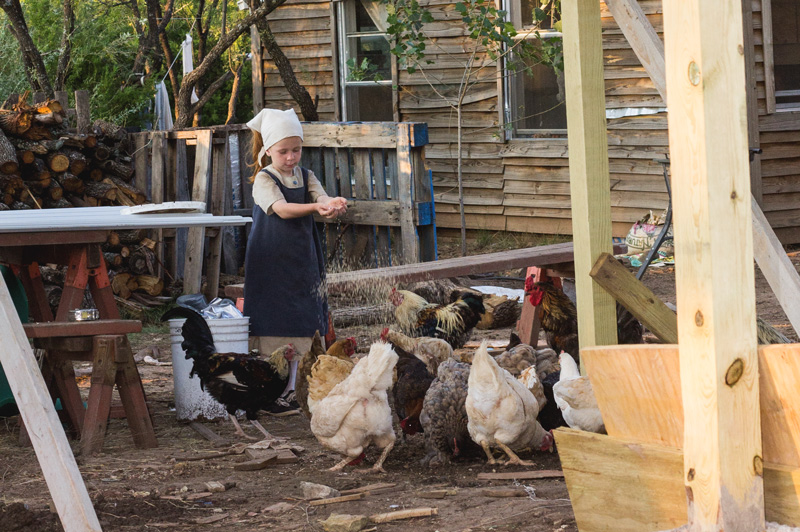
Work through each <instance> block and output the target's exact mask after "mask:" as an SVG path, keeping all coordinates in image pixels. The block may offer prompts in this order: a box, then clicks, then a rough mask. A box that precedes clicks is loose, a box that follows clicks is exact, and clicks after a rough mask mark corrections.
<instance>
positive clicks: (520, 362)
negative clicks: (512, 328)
mask: <svg viewBox="0 0 800 532" xmlns="http://www.w3.org/2000/svg"><path fill="white" fill-rule="evenodd" d="M508 345H509V347H506V349H505V351H503V352H502V353H500V354H499V355H497V356H496V357H494V359H495V361H496V362H497V364H498V365H499V366H500V367H501V368H503V369H504V370H506V371H508V372H509V373H511V375H513V376H514V377H519V376H520V374H521V373H522V371H523V370H524V369H526V368H528V367H530V366H535V365H536V350H535V349H534V348H533V347H531V346H529V345H528V344H523V343H522V342H521V341H520V339H519V336H517V335H516V334H515V333H513V332H512V333H511V339H510V340H509V343H508Z"/></svg>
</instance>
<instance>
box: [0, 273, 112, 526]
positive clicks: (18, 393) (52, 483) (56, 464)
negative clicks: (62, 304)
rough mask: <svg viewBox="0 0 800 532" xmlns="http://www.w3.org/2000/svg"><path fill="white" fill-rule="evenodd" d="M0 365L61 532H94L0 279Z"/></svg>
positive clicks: (43, 388)
mask: <svg viewBox="0 0 800 532" xmlns="http://www.w3.org/2000/svg"><path fill="white" fill-rule="evenodd" d="M0 338H3V342H4V346H3V349H0V365H2V366H3V370H4V371H5V373H6V376H7V377H8V383H9V385H10V387H11V392H12V393H13V394H14V399H15V400H16V402H17V407H18V408H19V411H20V414H21V415H22V419H23V421H24V422H25V427H26V428H27V430H28V436H29V437H30V439H31V443H32V444H33V448H34V451H36V457H37V459H38V460H39V465H40V466H41V467H42V473H43V475H44V479H45V482H46V483H47V487H48V489H49V490H50V495H51V496H52V497H53V502H54V503H55V507H56V511H58V516H59V518H60V519H61V524H62V525H63V526H64V530H65V531H66V532H78V531H80V532H86V531H99V530H101V528H100V522H99V521H98V520H97V515H96V514H95V511H94V507H93V506H92V501H91V500H90V499H89V493H88V492H87V491H86V486H85V485H84V484H83V479H82V478H81V473H80V471H79V470H78V464H77V463H76V462H75V456H73V454H72V449H70V446H69V442H68V441H67V436H66V435H65V434H64V429H63V428H62V427H61V422H60V421H59V419H58V415H57V414H56V410H55V407H54V406H53V400H52V399H51V398H50V392H48V391H47V386H46V385H45V383H44V379H43V378H42V374H41V373H40V371H39V365H38V364H37V363H36V358H35V357H34V356H33V351H32V350H31V347H30V344H29V343H28V339H27V338H26V336H25V331H24V330H23V329H22V323H20V321H19V317H18V316H17V312H16V310H15V307H14V302H13V301H12V300H11V295H10V294H9V292H8V287H7V286H6V283H5V281H4V280H3V279H2V277H0Z"/></svg>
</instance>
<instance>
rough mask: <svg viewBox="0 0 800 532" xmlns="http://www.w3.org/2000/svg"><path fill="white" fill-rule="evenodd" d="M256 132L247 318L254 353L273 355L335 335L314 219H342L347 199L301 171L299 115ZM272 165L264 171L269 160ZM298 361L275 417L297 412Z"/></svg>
mask: <svg viewBox="0 0 800 532" xmlns="http://www.w3.org/2000/svg"><path fill="white" fill-rule="evenodd" d="M247 127H249V128H250V129H251V130H253V159H254V161H255V175H254V176H253V177H252V178H251V181H252V182H253V201H254V203H255V205H254V207H253V226H252V229H251V230H250V236H249V238H248V240H247V253H246V255H245V269H244V274H245V283H244V314H245V316H249V317H250V348H251V349H258V350H259V351H260V352H261V353H262V354H264V355H268V354H269V353H272V352H273V351H274V350H275V349H277V348H278V347H280V346H282V345H285V344H288V343H291V344H294V346H295V348H296V349H297V351H298V353H304V352H306V351H308V350H309V348H310V347H311V338H312V337H313V336H314V332H315V331H317V330H318V331H319V332H320V334H322V335H324V334H325V333H326V332H327V330H328V303H327V299H326V294H325V286H324V281H325V259H324V255H323V254H322V245H321V241H320V237H319V235H318V233H317V229H316V225H315V222H314V217H313V214H314V213H317V214H319V215H320V216H324V217H325V218H335V217H336V216H338V215H340V214H343V213H344V212H346V210H347V200H346V199H345V198H340V197H336V198H331V197H329V196H328V195H327V194H326V193H325V189H323V188H322V185H321V184H320V182H319V180H318V179H317V178H316V177H315V176H314V174H313V173H312V172H311V171H309V170H307V169H305V168H301V167H300V166H299V163H300V155H301V153H302V149H303V148H302V146H303V127H302V125H301V124H300V120H299V119H298V118H297V114H295V112H294V109H287V110H285V111H280V110H278V109H263V110H262V111H261V112H260V113H258V115H256V117H255V118H253V119H252V120H250V121H249V122H248V123H247ZM265 155H266V156H268V157H269V158H270V159H271V164H270V165H269V166H267V167H266V168H264V164H265V157H264V156H265ZM297 362H298V361H294V362H293V363H292V366H291V367H292V373H291V378H290V380H289V384H288V386H287V387H286V391H285V392H284V395H283V398H282V399H279V400H278V401H277V402H276V404H275V406H274V407H273V411H272V412H271V413H272V414H273V415H287V414H291V413H295V412H297V403H296V402H295V401H294V400H293V399H294V393H293V392H294V385H295V375H296V372H297Z"/></svg>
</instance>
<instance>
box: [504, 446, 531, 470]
mask: <svg viewBox="0 0 800 532" xmlns="http://www.w3.org/2000/svg"><path fill="white" fill-rule="evenodd" d="M495 443H497V446H498V447H500V448H501V449H502V450H503V452H504V453H506V455H507V456H508V462H506V463H505V465H521V466H532V465H533V462H531V461H530V460H522V459H520V457H519V456H517V454H516V453H515V452H514V451H512V450H511V448H510V447H509V446H508V445H506V444H504V443H503V442H499V441H498V442H495Z"/></svg>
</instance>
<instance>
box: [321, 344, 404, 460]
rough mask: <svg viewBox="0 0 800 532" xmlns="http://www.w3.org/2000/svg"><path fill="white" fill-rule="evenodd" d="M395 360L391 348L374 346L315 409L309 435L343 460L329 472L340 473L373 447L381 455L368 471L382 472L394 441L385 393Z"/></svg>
mask: <svg viewBox="0 0 800 532" xmlns="http://www.w3.org/2000/svg"><path fill="white" fill-rule="evenodd" d="M397 358H398V357H397V353H395V352H394V349H392V346H391V345H389V344H387V343H385V342H375V343H374V344H372V347H370V350H369V355H367V356H366V357H365V358H363V359H362V360H360V361H359V363H358V364H356V365H355V367H354V368H353V371H352V372H351V373H350V375H348V376H347V378H346V379H344V380H343V381H342V382H340V383H339V384H337V385H336V386H335V387H334V388H333V389H332V390H331V391H330V393H328V395H327V396H325V397H324V398H323V399H321V400H320V401H319V402H318V403H317V404H316V406H315V407H314V413H313V415H312V417H311V432H313V433H314V436H316V437H317V439H318V440H319V442H320V443H321V444H322V445H324V446H325V447H327V448H328V449H331V450H333V451H336V452H338V453H341V454H343V455H344V456H345V458H344V459H343V460H342V461H341V462H339V463H338V464H336V465H335V466H333V467H332V468H330V470H329V471H338V470H340V469H342V468H343V467H344V466H346V465H347V464H348V463H350V462H352V461H353V460H355V459H356V458H358V457H360V455H361V453H362V452H363V450H364V449H366V448H367V447H368V446H369V445H370V443H374V444H375V445H376V446H377V447H379V448H380V449H383V452H382V453H381V456H380V458H379V459H378V461H377V462H376V463H375V465H374V466H373V467H372V469H371V471H373V472H375V471H380V472H385V471H384V469H383V462H384V460H386V457H387V456H388V455H389V451H391V450H392V447H394V440H395V435H394V429H393V427H392V410H391V408H390V407H389V399H388V396H387V393H386V390H387V389H388V388H389V387H390V386H391V385H392V373H393V370H394V366H395V364H397Z"/></svg>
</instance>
